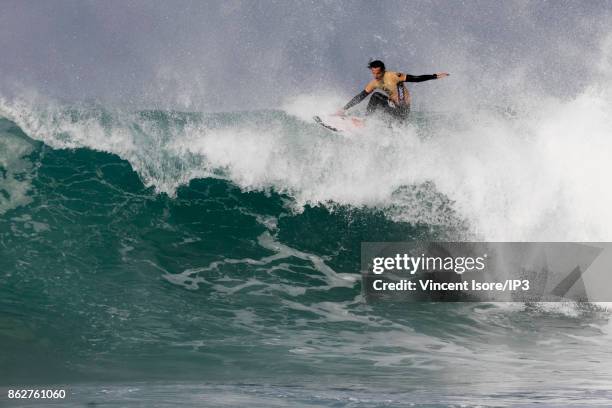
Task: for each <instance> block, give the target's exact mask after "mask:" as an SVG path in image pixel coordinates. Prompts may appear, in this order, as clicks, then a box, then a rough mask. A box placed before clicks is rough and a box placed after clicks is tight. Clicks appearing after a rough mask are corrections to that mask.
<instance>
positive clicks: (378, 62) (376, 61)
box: [368, 60, 385, 71]
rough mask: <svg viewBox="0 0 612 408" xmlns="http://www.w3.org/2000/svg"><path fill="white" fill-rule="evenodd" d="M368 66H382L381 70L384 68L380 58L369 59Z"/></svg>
mask: <svg viewBox="0 0 612 408" xmlns="http://www.w3.org/2000/svg"><path fill="white" fill-rule="evenodd" d="M368 68H370V69H372V68H382V70H383V71H384V70H385V63H384V62H382V61H381V60H374V61H372V60H370V62H368Z"/></svg>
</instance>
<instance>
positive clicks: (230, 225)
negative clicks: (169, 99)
mask: <svg viewBox="0 0 612 408" xmlns="http://www.w3.org/2000/svg"><path fill="white" fill-rule="evenodd" d="M413 118H414V119H413V122H412V123H411V124H410V125H409V126H408V127H407V128H401V129H390V130H388V131H389V132H391V133H390V134H377V135H375V136H372V138H371V139H369V137H370V136H364V137H363V138H362V139H359V138H355V137H346V136H342V135H334V134H331V133H329V132H327V131H326V130H325V129H322V128H320V127H317V126H316V125H315V124H311V123H309V122H307V121H302V120H299V119H297V118H296V117H294V116H292V115H289V114H287V113H285V112H282V111H259V112H235V113H219V114H207V115H204V114H196V113H178V112H164V111H144V112H135V113H133V112H132V113H120V112H110V111H105V110H103V109H101V108H97V107H89V108H79V109H58V110H54V111H36V112H34V111H27V112H26V111H24V110H19V109H18V108H13V109H12V110H11V111H10V112H9V113H6V114H5V115H4V117H2V118H0V254H1V256H0V367H1V369H0V385H2V386H4V387H5V388H12V387H26V388H32V387H35V386H36V387H39V386H40V387H42V386H44V387H46V388H50V387H53V388H64V389H66V390H67V392H68V394H69V398H68V399H67V400H66V401H61V402H55V403H54V404H56V405H57V406H100V407H103V406H113V407H115V406H116V407H119V406H151V407H155V406H215V407H217V406H218V407H226V406H227V407H229V406H250V407H285V406H287V407H302V406H303V407H314V406H330V407H340V406H349V407H386V406H429V407H443V406H471V405H480V406H509V405H512V406H536V405H537V406H609V404H610V402H609V401H610V400H612V351H611V350H612V347H611V346H612V329H610V327H611V326H610V325H609V314H608V313H607V312H606V311H604V310H600V309H598V308H593V307H578V306H576V305H568V304H543V305H525V304H486V303H471V304H453V303H421V304H414V305H411V306H410V307H406V306H405V305H403V306H402V305H369V304H366V303H365V302H364V301H363V298H362V295H361V283H360V279H359V278H360V277H359V272H358V271H359V257H360V254H359V249H360V243H361V242H362V241H406V240H412V239H441V240H444V239H461V238H469V237H473V236H476V235H475V234H477V233H482V231H483V230H484V231H486V227H482V228H478V229H477V230H478V231H477V232H474V228H473V226H474V225H475V220H474V219H470V217H469V214H470V211H469V210H466V209H465V205H466V204H465V203H466V201H465V200H464V199H462V198H461V197H454V196H453V195H452V194H451V192H452V191H453V190H444V185H443V183H435V182H432V181H430V180H428V178H427V177H426V175H427V172H428V171H430V172H431V169H433V168H436V166H438V167H443V166H442V164H441V162H437V163H435V162H434V163H429V162H428V163H421V165H420V167H419V168H409V169H408V170H407V171H406V172H405V173H404V172H402V171H401V170H398V171H395V170H394V169H398V168H402V166H407V167H409V166H411V165H413V164H414V163H415V162H416V160H417V159H416V158H415V156H412V155H414V154H415V152H418V151H419V149H424V148H427V149H430V150H431V149H432V147H435V146H437V143H438V141H437V139H436V138H435V137H434V136H432V135H435V134H436V127H437V126H438V125H437V123H438V120H443V119H440V118H439V117H436V116H435V115H432V114H427V113H416V114H415V115H414V116H413ZM444 120H452V119H449V118H447V119H444ZM374 142H376V143H377V146H380V150H376V151H373V150H372V146H373V145H372V144H369V143H374ZM433 150H434V151H435V149H433ZM383 159H389V160H390V161H389V162H387V161H384V160H383ZM449 160H450V159H449ZM371 161H373V162H371ZM389 163H390V164H389ZM361 169H365V170H361ZM510 170H512V168H510ZM458 177H459V178H461V177H462V176H461V175H458ZM477 199H478V197H474V200H477ZM462 200H463V201H462ZM482 208H483V207H477V209H482ZM466 214H467V215H466ZM481 222H482V223H483V224H482V225H492V223H495V222H496V220H495V219H494V218H491V219H489V220H484V221H482V220H481ZM487 222H488V223H489V224H487ZM493 226H494V227H495V228H496V229H497V230H500V229H501V228H503V227H501V226H500V224H493ZM509 228H510V227H509ZM5 391H6V389H5V390H3V393H4V394H5ZM5 395H6V394H5ZM5 395H3V396H2V397H0V398H4V396H5ZM2 404H3V406H5V405H4V404H8V406H28V407H30V406H32V407H35V406H41V402H39V401H19V402H17V401H14V400H13V401H7V400H4V401H3V402H2ZM11 404H12V405H11ZM462 404H463V405H462ZM51 405H53V404H51Z"/></svg>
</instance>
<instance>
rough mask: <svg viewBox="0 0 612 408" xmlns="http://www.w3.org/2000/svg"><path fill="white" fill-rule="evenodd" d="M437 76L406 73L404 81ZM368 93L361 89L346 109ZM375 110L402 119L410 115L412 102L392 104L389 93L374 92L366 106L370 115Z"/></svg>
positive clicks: (421, 80)
mask: <svg viewBox="0 0 612 408" xmlns="http://www.w3.org/2000/svg"><path fill="white" fill-rule="evenodd" d="M437 78H438V76H437V75H436V74H432V75H406V80H405V81H402V82H423V81H429V80H432V79H437ZM368 95H369V94H368V93H367V92H366V91H365V90H364V91H361V92H360V93H359V94H357V95H355V97H353V99H351V100H350V101H349V102H348V103H347V104H346V105H345V106H344V110H347V109H349V108H351V107H353V106H355V105H357V104H358V103H359V102H361V101H363V100H364V99H365V98H366V97H367V96H368ZM374 112H382V113H385V114H387V115H389V117H391V118H392V119H396V120H400V121H402V120H405V119H407V118H408V115H409V114H410V104H400V105H396V104H393V105H391V104H390V103H389V97H388V96H387V95H385V94H384V93H382V92H372V96H371V97H370V101H369V102H368V106H367V108H366V114H368V115H370V114H372V113H374Z"/></svg>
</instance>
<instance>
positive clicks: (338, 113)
mask: <svg viewBox="0 0 612 408" xmlns="http://www.w3.org/2000/svg"><path fill="white" fill-rule="evenodd" d="M334 115H336V116H345V115H346V111H345V110H344V109H340V110H338V111H337V112H336V113H334Z"/></svg>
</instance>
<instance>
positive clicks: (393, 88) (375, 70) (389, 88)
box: [338, 60, 449, 121]
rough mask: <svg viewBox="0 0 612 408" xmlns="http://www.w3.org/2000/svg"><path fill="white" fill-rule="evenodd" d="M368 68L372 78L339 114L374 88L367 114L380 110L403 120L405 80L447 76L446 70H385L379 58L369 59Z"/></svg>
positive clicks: (407, 109)
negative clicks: (411, 72)
mask: <svg viewBox="0 0 612 408" xmlns="http://www.w3.org/2000/svg"><path fill="white" fill-rule="evenodd" d="M368 68H369V69H370V71H371V72H372V76H373V77H374V79H373V80H372V81H370V82H369V83H368V84H367V85H366V87H365V89H364V90H363V91H361V92H360V93H359V94H357V95H356V96H355V97H354V98H353V99H351V100H350V101H349V102H348V103H347V104H346V105H344V108H342V110H340V111H338V114H339V115H344V114H345V111H346V110H348V109H350V108H351V107H353V106H355V105H357V104H358V103H359V102H361V101H363V100H364V99H365V98H366V97H367V96H368V95H369V94H371V93H372V92H374V91H375V90H379V91H381V92H374V94H373V95H372V97H371V98H370V102H369V103H368V106H367V108H366V113H367V114H368V115H369V114H371V113H374V112H382V113H385V114H387V115H389V116H390V117H391V118H393V119H397V120H400V121H401V120H404V119H406V118H407V117H408V114H409V113H410V93H409V92H408V88H406V85H405V84H404V83H405V82H423V81H429V80H431V79H440V78H444V77H447V76H448V75H449V74H448V73H446V72H438V73H436V74H433V75H408V74H402V73H400V72H394V71H386V70H385V64H384V63H383V62H382V61H380V60H375V61H370V63H369V64H368Z"/></svg>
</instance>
